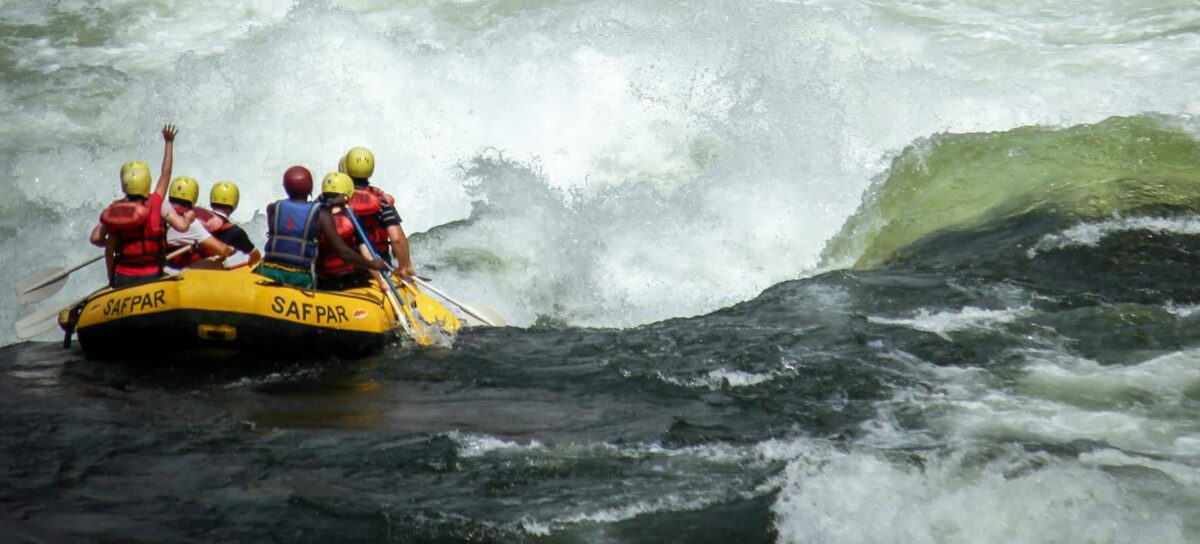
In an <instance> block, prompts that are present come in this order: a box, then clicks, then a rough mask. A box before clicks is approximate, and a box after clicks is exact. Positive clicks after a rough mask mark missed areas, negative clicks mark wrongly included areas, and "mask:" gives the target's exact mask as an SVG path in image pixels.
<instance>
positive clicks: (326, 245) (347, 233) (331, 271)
mask: <svg viewBox="0 0 1200 544" xmlns="http://www.w3.org/2000/svg"><path fill="white" fill-rule="evenodd" d="M346 213H347V212H346V209H345V208H342V209H341V210H340V211H338V212H336V213H334V214H333V226H334V228H336V229H337V233H338V236H340V237H341V238H342V241H343V242H346V245H348V246H350V248H351V249H355V250H357V248H358V244H359V243H360V242H359V240H358V234H357V233H356V232H355V231H354V223H353V222H351V221H350V217H349V216H347V215H346ZM353 270H354V265H352V264H350V263H348V262H346V261H344V260H342V257H341V256H340V255H338V253H337V250H335V249H334V248H333V242H331V241H329V240H328V239H326V238H325V236H321V245H320V247H319V248H318V249H317V276H319V277H322V278H333V277H337V276H341V275H342V274H345V273H347V272H351V271H353Z"/></svg>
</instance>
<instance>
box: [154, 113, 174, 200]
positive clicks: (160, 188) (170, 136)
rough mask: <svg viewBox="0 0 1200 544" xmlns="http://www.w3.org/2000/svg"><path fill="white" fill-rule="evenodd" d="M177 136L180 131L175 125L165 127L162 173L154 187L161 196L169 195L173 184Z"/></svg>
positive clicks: (163, 133)
mask: <svg viewBox="0 0 1200 544" xmlns="http://www.w3.org/2000/svg"><path fill="white" fill-rule="evenodd" d="M176 134H179V129H177V128H175V125H165V126H163V129H162V137H163V142H164V144H163V161H162V173H160V174H159V175H158V184H157V185H155V186H154V192H155V193H158V195H159V196H165V195H166V194H167V187H168V186H169V185H170V184H171V166H172V163H173V162H174V156H175V135H176Z"/></svg>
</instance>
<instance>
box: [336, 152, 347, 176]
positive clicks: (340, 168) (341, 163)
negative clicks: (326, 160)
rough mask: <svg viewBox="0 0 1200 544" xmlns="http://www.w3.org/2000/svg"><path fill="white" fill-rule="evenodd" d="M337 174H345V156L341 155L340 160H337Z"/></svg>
mask: <svg viewBox="0 0 1200 544" xmlns="http://www.w3.org/2000/svg"><path fill="white" fill-rule="evenodd" d="M338 172H341V173H343V174H345V173H346V156H345V155H342V158H340V159H338Z"/></svg>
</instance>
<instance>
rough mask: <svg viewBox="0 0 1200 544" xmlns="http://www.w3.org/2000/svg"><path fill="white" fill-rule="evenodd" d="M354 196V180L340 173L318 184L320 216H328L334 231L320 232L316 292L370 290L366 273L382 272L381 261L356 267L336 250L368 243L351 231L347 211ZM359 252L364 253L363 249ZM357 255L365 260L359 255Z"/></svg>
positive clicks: (382, 265)
mask: <svg viewBox="0 0 1200 544" xmlns="http://www.w3.org/2000/svg"><path fill="white" fill-rule="evenodd" d="M353 194H354V181H353V180H351V179H350V176H347V175H346V174H343V173H341V172H334V173H331V174H329V175H327V176H325V179H324V180H323V181H322V182H321V204H322V205H323V207H324V208H325V209H324V211H323V215H324V214H328V216H329V217H330V219H332V224H333V230H334V232H325V231H322V232H321V243H320V247H319V248H318V249H317V289H321V290H327V291H340V290H343V289H352V288H355V287H369V286H371V285H372V281H371V275H370V274H369V273H367V270H368V269H371V270H384V269H385V265H384V262H383V261H382V260H379V259H374V260H372V261H369V262H368V263H367V264H369V266H362V265H356V264H355V263H354V262H352V261H351V260H348V259H346V258H345V256H344V255H343V254H341V253H340V252H338V251H337V250H336V249H335V246H336V245H337V244H342V245H344V246H346V247H347V248H357V247H359V246H361V245H362V244H365V243H367V242H366V240H362V239H360V238H359V237H358V230H357V229H355V228H354V221H353V220H352V219H351V218H350V215H349V214H350V213H351V211H350V210H349V209H347V204H348V202H349V201H350V198H351V197H352V195H353ZM351 251H353V250H351ZM362 252H363V253H366V248H365V247H363V249H362ZM357 256H358V257H359V259H361V260H364V261H365V260H366V259H365V257H364V256H362V255H357Z"/></svg>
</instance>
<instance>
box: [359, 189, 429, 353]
mask: <svg viewBox="0 0 1200 544" xmlns="http://www.w3.org/2000/svg"><path fill="white" fill-rule="evenodd" d="M345 214H346V216H347V217H349V218H350V222H351V223H353V224H354V230H355V231H356V232H358V238H359V239H360V240H362V242H363V245H364V246H367V251H369V252H370V253H371V258H372V259H378V258H379V253H376V252H375V248H374V247H372V246H371V239H370V238H367V233H366V231H364V230H363V228H362V225H360V224H358V218H357V217H354V210H352V209H350V208H349V205H348V204H347V206H346V208H345ZM377 273H378V274H379V277H381V278H383V282H384V283H386V284H387V286H388V289H390V290H391V291H392V296H393V297H395V298H389V299H388V301H389V302H391V303H392V309H393V310H395V311H396V319H398V320H399V321H400V324H401V325H403V326H404V332H407V333H408V334H409V336H412V334H413V331H412V328H411V327H409V325H408V320H406V319H404V312H403V311H402V310H401V309H400V302H399V301H400V300H401V299H400V292H399V291H397V290H396V284H394V283H392V279H391V278H390V277H388V274H383V273H379V272H377Z"/></svg>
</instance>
